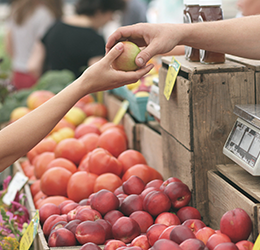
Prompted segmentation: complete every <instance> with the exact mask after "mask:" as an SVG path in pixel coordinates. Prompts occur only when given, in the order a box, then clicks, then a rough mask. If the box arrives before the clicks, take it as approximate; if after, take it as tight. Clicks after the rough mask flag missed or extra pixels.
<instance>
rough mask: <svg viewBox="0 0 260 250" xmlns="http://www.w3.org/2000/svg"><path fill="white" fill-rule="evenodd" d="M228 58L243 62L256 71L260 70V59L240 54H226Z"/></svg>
mask: <svg viewBox="0 0 260 250" xmlns="http://www.w3.org/2000/svg"><path fill="white" fill-rule="evenodd" d="M226 59H228V60H230V61H234V62H237V63H241V64H243V65H245V66H247V67H248V68H250V69H253V70H254V71H260V60H254V59H248V58H243V57H239V56H233V55H226Z"/></svg>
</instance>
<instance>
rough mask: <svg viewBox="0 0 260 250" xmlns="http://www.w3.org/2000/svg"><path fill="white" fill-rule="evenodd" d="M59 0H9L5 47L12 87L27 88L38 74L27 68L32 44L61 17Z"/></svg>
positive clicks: (33, 82)
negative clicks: (10, 68) (10, 70)
mask: <svg viewBox="0 0 260 250" xmlns="http://www.w3.org/2000/svg"><path fill="white" fill-rule="evenodd" d="M62 7H63V3H62V0H12V1H10V15H9V17H8V20H7V21H6V35H5V49H6V51H7V53H8V55H9V56H10V58H11V61H12V84H13V85H14V87H15V89H17V90H19V89H23V88H30V87H31V86H33V85H34V84H35V83H36V81H37V77H35V76H32V75H31V74H30V73H29V72H28V69H27V63H28V59H29V57H30V55H31V52H32V48H33V46H34V43H35V42H36V41H37V40H38V39H40V38H41V37H42V36H43V34H45V32H46V30H47V29H48V28H49V27H50V26H51V25H52V24H53V23H54V21H55V20H56V19H60V18H61V16H62V14H63V12H62Z"/></svg>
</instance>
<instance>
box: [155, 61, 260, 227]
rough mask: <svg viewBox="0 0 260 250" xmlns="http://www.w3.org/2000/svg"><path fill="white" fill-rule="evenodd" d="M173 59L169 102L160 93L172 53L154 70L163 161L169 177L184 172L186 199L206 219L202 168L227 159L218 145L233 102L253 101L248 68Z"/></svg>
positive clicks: (229, 63) (230, 120)
mask: <svg viewBox="0 0 260 250" xmlns="http://www.w3.org/2000/svg"><path fill="white" fill-rule="evenodd" d="M175 58H176V59H177V60H178V61H179V62H180V63H181V68H180V71H179V74H178V77H177V80H176V82H175V86H174V88H173V91H172V94H171V96H170V99H169V101H167V99H166V98H165V96H164V94H163V92H164V86H165V80H166V76H167V72H168V67H169V64H170V62H171V59H172V57H163V58H162V62H163V63H162V67H161V69H160V72H159V89H160V91H159V94H160V108H161V109H160V114H161V120H160V125H161V127H162V130H163V131H164V132H162V141H163V143H162V146H163V149H162V151H163V164H164V168H168V169H169V170H170V172H171V173H172V174H173V175H175V177H177V178H180V179H182V178H183V176H185V181H186V182H187V183H188V185H191V189H192V190H193V194H194V195H193V197H192V199H193V200H192V204H193V205H194V206H195V207H196V208H197V209H199V211H200V212H201V214H202V216H203V218H204V221H205V222H206V223H207V222H208V191H207V172H208V170H210V169H214V168H215V167H216V165H217V164H226V163H231V160H229V159H228V158H227V157H226V156H225V155H224V154H223V153H222V148H223V145H224V143H225V141H226V139H227V137H228V135H229V132H230V130H231V129H232V126H233V124H234V122H235V120H236V116H235V115H234V114H233V109H234V107H235V105H236V104H248V103H255V93H256V91H255V81H254V71H253V70H252V69H250V68H248V67H246V66H245V65H243V64H241V63H237V62H233V61H229V60H227V61H226V62H225V63H223V64H215V65H204V64H201V63H195V62H189V61H187V60H186V59H185V57H184V56H176V57H175ZM173 140H174V142H173ZM181 164H183V165H181Z"/></svg>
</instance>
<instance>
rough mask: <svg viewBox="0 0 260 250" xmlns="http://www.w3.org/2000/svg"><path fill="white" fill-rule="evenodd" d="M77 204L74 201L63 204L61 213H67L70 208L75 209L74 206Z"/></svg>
mask: <svg viewBox="0 0 260 250" xmlns="http://www.w3.org/2000/svg"><path fill="white" fill-rule="evenodd" d="M78 206H79V204H78V203H76V202H71V203H69V204H67V205H65V206H64V207H63V208H62V209H61V214H68V212H70V211H71V210H73V209H75V208H76V207H78Z"/></svg>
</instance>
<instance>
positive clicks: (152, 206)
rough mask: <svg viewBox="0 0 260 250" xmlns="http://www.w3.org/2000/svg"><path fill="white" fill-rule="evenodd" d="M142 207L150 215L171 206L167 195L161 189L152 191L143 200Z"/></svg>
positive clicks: (155, 214)
mask: <svg viewBox="0 0 260 250" xmlns="http://www.w3.org/2000/svg"><path fill="white" fill-rule="evenodd" d="M143 208H144V210H145V211H147V212H148V213H149V214H151V215H152V216H157V215H159V214H160V213H162V212H167V211H169V210H170V208H171V201H170V199H169V197H168V196H167V195H166V194H165V193H164V192H162V191H152V192H150V193H149V194H147V195H146V196H145V198H144V200H143Z"/></svg>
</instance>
